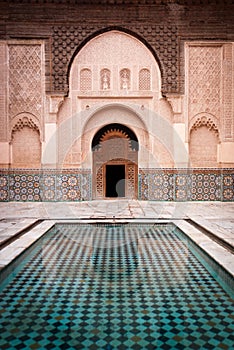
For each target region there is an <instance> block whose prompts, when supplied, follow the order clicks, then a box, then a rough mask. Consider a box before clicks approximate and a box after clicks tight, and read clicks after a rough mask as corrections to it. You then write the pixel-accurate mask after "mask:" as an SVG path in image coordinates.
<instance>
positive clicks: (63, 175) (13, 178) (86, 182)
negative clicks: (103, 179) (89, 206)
mask: <svg viewBox="0 0 234 350" xmlns="http://www.w3.org/2000/svg"><path fill="white" fill-rule="evenodd" d="M90 199H91V172H90V170H83V169H82V170H79V171H78V170H76V171H64V170H63V171H58V170H51V171H32V170H31V171H30V170H23V169H22V170H20V171H19V170H17V171H14V172H13V171H12V170H10V171H1V173H0V201H33V202H41V201H82V200H90Z"/></svg>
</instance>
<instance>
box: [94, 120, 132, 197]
mask: <svg viewBox="0 0 234 350" xmlns="http://www.w3.org/2000/svg"><path fill="white" fill-rule="evenodd" d="M138 149H139V146H138V139H137V137H136V135H135V133H134V132H133V131H132V130H131V129H130V128H128V127H127V126H126V125H122V124H118V123H112V124H108V125H105V126H104V127H102V128H101V129H100V130H98V131H97V132H96V134H95V135H94V137H93V141H92V152H93V197H94V198H95V199H101V198H137V188H138V183H137V178H138Z"/></svg>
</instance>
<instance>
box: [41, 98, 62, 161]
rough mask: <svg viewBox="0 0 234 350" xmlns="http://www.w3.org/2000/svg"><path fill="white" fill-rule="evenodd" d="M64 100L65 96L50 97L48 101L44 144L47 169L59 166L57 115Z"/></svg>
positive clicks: (44, 159)
mask: <svg viewBox="0 0 234 350" xmlns="http://www.w3.org/2000/svg"><path fill="white" fill-rule="evenodd" d="M63 100H64V97H63V96H50V97H49V99H48V102H49V103H48V107H49V108H48V115H47V118H46V122H45V138H44V142H43V143H42V166H43V167H46V168H55V167H56V166H57V145H58V135H57V114H58V111H59V107H60V106H61V104H62V102H63Z"/></svg>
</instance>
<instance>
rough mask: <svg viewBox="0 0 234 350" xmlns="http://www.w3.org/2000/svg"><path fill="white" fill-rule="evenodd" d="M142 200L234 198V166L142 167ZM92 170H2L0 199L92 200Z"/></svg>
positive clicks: (140, 187) (0, 173) (0, 174)
mask: <svg viewBox="0 0 234 350" xmlns="http://www.w3.org/2000/svg"><path fill="white" fill-rule="evenodd" d="M138 176H139V194H138V198H139V199H140V200H155V201H234V169H183V170H176V169H139V175H138ZM91 188H92V175H91V170H89V169H77V170H75V171H74V170H43V171H42V170H37V171H35V170H29V169H27V170H26V169H22V170H18V169H17V170H13V169H11V170H1V171H0V201H5V202H7V201H33V202H41V201H82V200H91V199H92V195H91V193H92V191H91Z"/></svg>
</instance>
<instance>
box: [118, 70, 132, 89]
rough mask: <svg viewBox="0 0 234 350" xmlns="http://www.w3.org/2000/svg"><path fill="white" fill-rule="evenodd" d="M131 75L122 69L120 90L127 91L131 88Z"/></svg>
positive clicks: (128, 71)
mask: <svg viewBox="0 0 234 350" xmlns="http://www.w3.org/2000/svg"><path fill="white" fill-rule="evenodd" d="M130 77H131V73H130V70H129V69H127V68H124V69H122V70H121V71H120V89H121V90H129V89H130V87H131V84H130Z"/></svg>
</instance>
